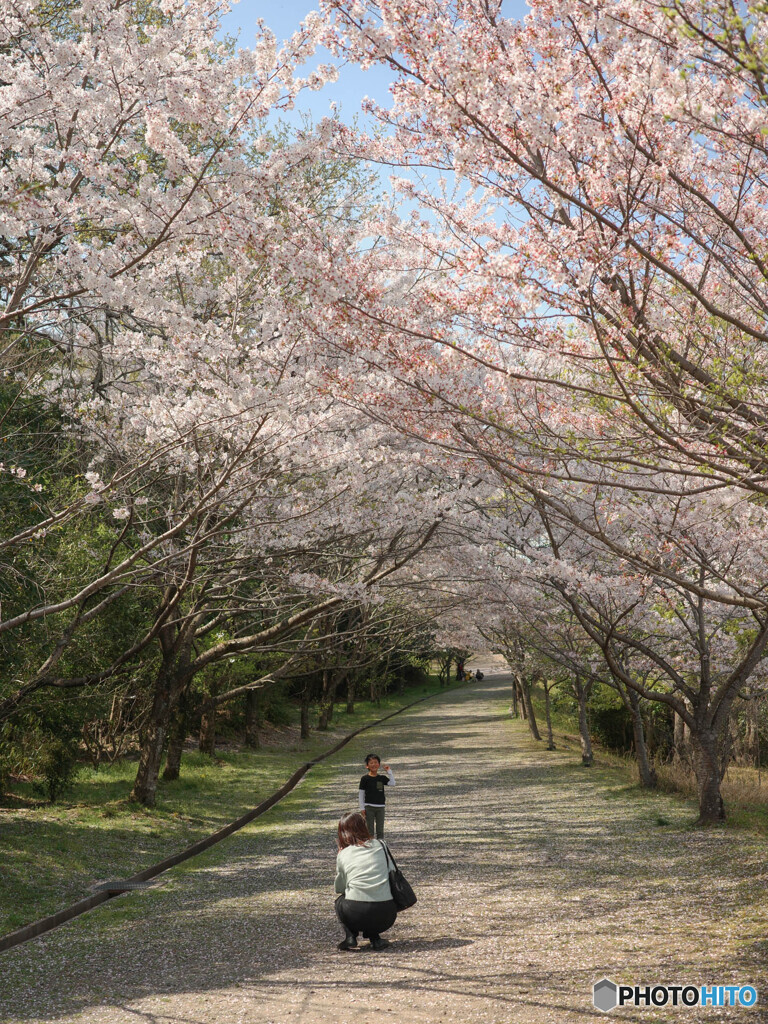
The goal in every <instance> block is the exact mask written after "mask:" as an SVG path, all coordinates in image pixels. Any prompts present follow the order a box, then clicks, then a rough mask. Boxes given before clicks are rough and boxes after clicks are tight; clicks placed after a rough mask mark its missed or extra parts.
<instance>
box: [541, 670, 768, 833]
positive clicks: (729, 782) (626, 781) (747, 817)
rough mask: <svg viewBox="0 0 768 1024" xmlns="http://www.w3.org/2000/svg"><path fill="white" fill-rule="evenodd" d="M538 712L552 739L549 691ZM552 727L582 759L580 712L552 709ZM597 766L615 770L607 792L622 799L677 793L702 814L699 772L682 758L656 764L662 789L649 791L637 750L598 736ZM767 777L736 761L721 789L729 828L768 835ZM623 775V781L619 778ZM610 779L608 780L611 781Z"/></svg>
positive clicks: (660, 821) (558, 740)
mask: <svg viewBox="0 0 768 1024" xmlns="http://www.w3.org/2000/svg"><path fill="white" fill-rule="evenodd" d="M533 703H534V710H535V712H536V721H537V724H538V726H539V732H540V734H541V736H542V738H543V742H544V743H545V742H546V729H547V726H546V716H545V710H544V695H543V693H539V692H537V691H536V690H534V694H533ZM551 717H552V731H553V735H554V740H555V745H556V746H557V748H558V750H566V751H573V753H574V754H575V755H576V757H578V758H580V757H581V744H580V742H579V734H578V722H577V720H576V717H575V715H574V716H573V717H570V716H569V715H567V714H564V713H563V712H562V711H553V712H552V716H551ZM592 747H593V750H594V755H595V760H594V767H593V768H592V769H590V771H594V770H595V768H598V769H606V770H607V771H608V772H609V773H612V774H613V779H614V781H613V784H612V785H609V787H608V790H607V795H609V796H616V797H622V798H630V799H631V798H635V799H637V798H640V799H645V800H649V801H651V802H653V801H654V800H657V801H658V800H659V799H660V798H661V796H662V794H663V795H667V796H672V797H673V798H674V797H676V798H677V799H678V800H679V801H680V802H681V803H685V804H689V805H690V807H691V811H692V815H693V817H696V816H697V814H698V808H697V799H698V798H697V789H696V776H695V775H694V773H693V771H692V769H691V767H690V766H689V765H687V764H685V763H682V762H680V761H677V762H669V763H664V762H656V763H655V764H654V768H655V770H656V775H657V778H658V788H657V789H656V790H647V789H643V788H642V787H641V786H640V783H639V776H638V771H637V764H636V762H635V758H634V755H633V754H621V753H618V752H617V751H614V750H609V749H608V748H606V747H603V746H602V745H601V744H599V743H596V742H595V740H594V738H593V740H592ZM761 774H762V775H765V779H764V780H763V779H762V778H759V777H758V772H757V770H756V769H755V768H750V767H740V766H737V765H731V766H729V767H728V770H727V771H726V773H725V778H724V779H723V783H722V786H721V787H720V789H721V793H722V796H723V803H724V804H725V811H726V815H727V817H726V820H725V827H726V828H728V829H746V830H748V831H751V832H758V833H761V834H768V772H764V773H761ZM617 777H618V778H620V779H621V781H617ZM606 781H607V780H606ZM654 822H655V824H656V825H658V826H659V827H663V826H665V825H668V824H670V822H669V821H668V820H667V818H666V817H665V815H664V814H663V813H661V812H659V813H658V814H654Z"/></svg>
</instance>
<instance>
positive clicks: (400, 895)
mask: <svg viewBox="0 0 768 1024" xmlns="http://www.w3.org/2000/svg"><path fill="white" fill-rule="evenodd" d="M379 842H380V843H381V845H382V846H383V847H384V853H385V855H386V858H387V863H388V864H391V865H392V866H391V867H390V869H389V888H390V889H391V890H392V900H393V902H394V904H395V906H396V907H397V909H398V910H407V909H408V907H412V906H413V904H414V903H415V902H416V893H415V892H414V891H413V889H412V888H411V883H410V882H409V881H408V879H407V878H406V877H405V875H404V874H403V872H402V871H401V870H400V868H399V867H398V866H397V864H396V863H395V858H394V857H393V856H392V854H391V853H390V852H389V847H388V846H387V844H386V843H385V842H384V841H383V839H380V840H379Z"/></svg>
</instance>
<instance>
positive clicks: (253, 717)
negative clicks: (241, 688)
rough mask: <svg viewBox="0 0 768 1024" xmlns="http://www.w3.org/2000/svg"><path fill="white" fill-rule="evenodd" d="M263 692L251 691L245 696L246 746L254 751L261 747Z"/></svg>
mask: <svg viewBox="0 0 768 1024" xmlns="http://www.w3.org/2000/svg"><path fill="white" fill-rule="evenodd" d="M259 729H261V690H249V691H248V693H246V695H245V745H246V747H250V748H251V749H252V750H258V749H259V747H260V746H261V737H260V736H259Z"/></svg>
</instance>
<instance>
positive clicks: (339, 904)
mask: <svg viewBox="0 0 768 1024" xmlns="http://www.w3.org/2000/svg"><path fill="white" fill-rule="evenodd" d="M338 848H339V854H338V856H337V857H336V881H335V883H334V889H335V890H336V892H338V893H340V894H341V895H340V896H339V897H338V898H337V900H336V917H337V918H338V919H339V922H340V924H341V925H342V927H343V928H344V938H343V939H342V941H341V942H340V943H339V949H341V950H348V949H355V947H356V946H357V936H358V934H359V933H360V932H362V933H363V938H364V939H370V942H371V947H372V948H373V949H375V950H380V949H386V948H387V946H388V945H389V942H388V941H387V940H386V939H382V937H381V933H382V932H385V931H387V930H388V929H389V928H391V927H392V925H393V924H394V923H395V919H396V918H397V907H396V906H395V902H394V900H393V899H392V890H391V889H390V887H389V863H388V861H387V855H386V853H385V850H384V843H382V842H381V840H379V839H371V835H370V832H369V831H368V827H367V825H366V824H365V818H363V816H362V814H361V813H360V811H350V813H349V814H344V815H342V818H341V821H340V822H339V839H338Z"/></svg>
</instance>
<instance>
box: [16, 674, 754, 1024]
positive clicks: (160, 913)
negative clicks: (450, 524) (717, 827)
mask: <svg viewBox="0 0 768 1024" xmlns="http://www.w3.org/2000/svg"><path fill="white" fill-rule="evenodd" d="M508 704H509V689H508V680H507V679H505V678H504V677H501V676H497V677H493V676H492V677H490V678H486V679H485V680H484V681H483V682H482V683H480V684H475V685H474V686H473V687H472V689H471V690H470V689H468V690H457V691H453V692H451V693H448V694H446V695H445V696H444V697H442V698H438V699H436V700H433V701H430V702H428V703H427V704H425V705H421V706H420V707H418V708H417V709H414V710H413V711H411V712H408V713H406V714H405V715H403V716H400V717H398V718H395V719H393V720H392V721H391V722H390V723H387V725H386V726H385V727H381V728H379V729H378V730H377V731H375V732H372V733H368V734H367V735H366V737H361V738H360V739H359V740H358V741H356V742H355V743H353V744H350V746H348V747H346V748H345V749H344V750H343V751H341V752H340V753H339V754H338V755H336V757H335V758H334V759H333V763H332V764H329V765H327V766H323V767H321V768H319V769H314V770H313V772H312V775H311V776H310V778H309V779H308V780H307V781H306V782H304V783H302V785H301V786H300V787H299V788H298V789H297V790H296V791H295V792H294V793H293V794H292V795H291V796H289V797H288V798H287V799H286V800H285V801H283V803H282V804H281V805H279V806H278V807H277V808H275V809H273V810H272V811H270V812H269V814H268V815H266V816H265V817H264V818H262V819H261V820H260V821H259V822H257V823H255V824H254V825H253V826H250V827H249V828H248V829H246V830H244V831H243V832H241V833H239V834H237V835H236V836H234V837H232V838H231V839H230V840H227V841H226V842H224V843H222V844H221V845H220V846H218V847H216V848H214V850H212V851H210V852H209V853H208V854H206V855H203V856H202V857H200V858H197V859H196V860H194V861H192V862H190V863H189V864H188V865H187V866H185V867H183V868H179V869H176V870H175V871H173V872H170V873H169V875H168V876H167V877H168V881H167V883H166V884H165V885H164V886H163V887H162V888H161V889H158V890H155V891H152V892H147V893H142V894H134V895H132V896H130V897H121V898H118V899H116V900H113V901H111V902H110V903H109V904H107V905H105V906H104V907H102V908H100V909H98V910H96V911H93V912H92V913H91V914H88V915H85V916H84V917H82V918H80V919H79V920H77V921H75V922H72V923H71V924H69V925H66V926H64V927H63V928H60V929H58V930H57V931H54V932H51V933H50V934H49V935H47V936H45V937H43V938H42V939H38V940H35V941H34V942H31V943H28V944H27V945H25V946H21V947H18V948H16V949H14V950H11V951H10V952H8V953H6V954H3V955H0V1020H2V1021H13V1022H14V1024H20V1022H24V1024H29V1022H35V1024H42V1022H46V1024H48V1022H54V1021H56V1022H62V1024H63V1022H78V1024H83V1022H88V1024H241V1022H242V1024H246V1022H247V1024H321V1022H322V1024H359V1022H361V1021H367V1022H371V1021H385V1022H386V1021H393V1022H394V1021H397V1022H401V1024H422V1022H424V1024H426V1022H429V1024H442V1022H450V1021H461V1022H463V1024H468V1022H475V1021H478V1022H484V1024H507V1022H515V1024H518V1022H520V1024H529V1022H530V1024H534V1022H535V1024H544V1022H552V1024H571V1022H576V1021H579V1022H586V1021H589V1022H591V1021H596V1020H610V1019H612V1018H616V1019H619V1018H620V1019H623V1020H631V1021H639V1020H643V1021H646V1020H654V1021H669V1022H671V1021H682V1020H684V1021H686V1022H689V1021H696V1022H698V1021H717V1022H721V1021H736V1020H739V1021H749V1022H750V1024H751V1022H756V1021H766V1020H768V1013H767V1012H766V1009H767V1008H768V985H767V984H766V982H767V981H768V963H767V961H766V956H767V953H768V943H767V942H766V941H765V927H766V922H767V921H768V894H767V893H766V885H765V881H766V876H765V867H764V860H765V843H764V841H763V840H761V839H758V838H757V837H752V836H749V835H746V836H745V835H739V834H738V833H735V832H730V831H728V832H726V831H713V832H709V833H701V832H697V831H693V830H691V829H690V828H689V827H688V826H689V823H690V820H691V817H692V815H691V809H690V808H689V807H685V806H682V805H680V804H678V803H676V802H674V801H672V800H668V799H665V798H663V797H654V798H652V799H643V798H637V797H633V796H630V795H628V794H626V793H621V792H617V791H616V790H617V788H618V787H619V786H620V784H621V783H620V780H617V779H616V777H615V776H616V773H615V772H614V773H611V772H609V771H600V770H595V771H586V770H584V769H582V768H580V767H578V766H577V765H576V763H575V760H574V756H573V755H572V754H564V753H561V752H555V753H547V752H546V751H544V750H542V749H541V748H540V747H536V746H534V745H533V743H532V742H531V741H530V740H529V739H528V738H527V736H526V734H525V731H524V728H523V726H522V724H521V723H516V722H514V723H513V722H510V721H509V719H508V718H507V717H506V716H505V711H506V708H507V706H508ZM369 748H370V749H373V750H375V751H376V752H380V753H381V754H382V756H383V757H385V758H386V759H388V760H389V761H391V763H392V766H393V768H394V769H395V773H396V776H397V787H396V789H395V790H394V792H393V793H392V794H391V797H390V802H389V804H388V812H387V813H388V829H389V838H390V840H391V843H392V846H393V849H394V851H395V853H396V855H398V858H399V860H400V862H401V866H402V867H403V868H404V869H405V871H406V874H407V875H408V876H409V878H410V880H411V881H412V883H413V884H414V887H415V888H416V890H417V892H418V895H419V903H418V905H417V906H416V907H415V908H413V909H412V910H410V911H407V912H406V913H404V914H403V915H401V917H400V919H399V920H398V922H397V924H396V925H395V927H394V928H393V930H392V932H390V933H389V938H391V939H392V940H393V941H392V946H391V947H390V948H389V949H388V950H386V951H385V952H383V953H378V954H377V953H374V952H372V951H370V950H369V949H368V948H362V949H361V950H359V951H357V952H353V953H346V954H344V953H339V952H337V950H336V942H337V941H338V940H339V938H340V935H339V934H338V926H337V924H336V922H335V919H334V916H333V910H332V901H333V894H332V883H333V867H334V859H335V848H334V825H335V821H336V819H337V818H338V816H339V814H340V813H341V812H342V811H344V810H347V809H351V808H352V807H354V806H355V803H356V789H355V787H356V783H357V779H358V777H359V774H360V762H361V760H362V756H363V755H364V754H365V753H366V752H367V751H368V749H369ZM659 817H660V818H661V822H662V823H661V824H659V821H658V820H657V819H659ZM664 822H666V823H664ZM604 975H607V976H608V977H609V978H612V979H613V980H614V981H617V982H621V983H649V984H657V983H669V984H678V983H691V984H708V985H709V984H713V983H721V984H735V983H742V984H743V983H751V984H753V985H755V986H756V987H757V989H758V992H759V994H760V1000H761V1002H760V1004H759V1005H758V1006H757V1007H755V1008H753V1009H749V1010H747V1009H743V1008H737V1009H733V1010H731V1009H728V1008H722V1009H713V1008H706V1009H704V1008H699V1009H683V1008H678V1009H671V1008H670V1009H666V1010H627V1009H624V1010H622V1011H617V1012H616V1013H614V1014H611V1015H609V1016H607V1017H605V1016H603V1015H602V1014H600V1013H598V1012H597V1011H595V1010H594V1009H593V1007H592V1003H591V996H592V984H593V982H594V981H596V980H597V979H599V978H601V977H603V976H604Z"/></svg>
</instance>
